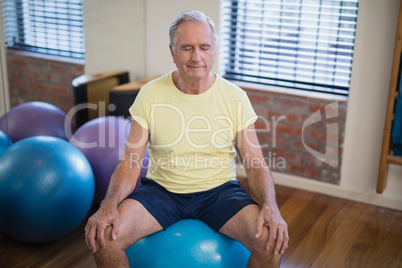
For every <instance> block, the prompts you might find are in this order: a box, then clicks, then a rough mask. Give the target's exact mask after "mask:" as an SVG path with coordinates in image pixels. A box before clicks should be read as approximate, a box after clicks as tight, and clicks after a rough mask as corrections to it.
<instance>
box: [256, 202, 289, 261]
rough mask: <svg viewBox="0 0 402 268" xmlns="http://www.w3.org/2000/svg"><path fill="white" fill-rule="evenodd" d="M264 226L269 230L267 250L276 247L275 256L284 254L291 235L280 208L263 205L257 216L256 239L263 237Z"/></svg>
mask: <svg viewBox="0 0 402 268" xmlns="http://www.w3.org/2000/svg"><path fill="white" fill-rule="evenodd" d="M264 226H266V227H268V230H269V234H268V241H267V245H266V248H267V250H269V249H271V248H272V247H273V246H275V248H274V254H275V255H277V254H278V253H281V254H283V253H284V252H285V249H286V248H287V247H288V241H289V234H288V225H287V224H286V222H285V221H284V220H283V218H282V216H281V214H280V212H279V210H278V208H273V209H272V208H270V207H269V206H268V205H266V204H264V205H263V207H262V209H261V211H260V213H259V214H258V216H257V226H256V235H255V237H256V238H260V237H261V235H262V229H263V227H264Z"/></svg>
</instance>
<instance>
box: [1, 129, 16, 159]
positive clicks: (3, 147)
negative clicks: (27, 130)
mask: <svg viewBox="0 0 402 268" xmlns="http://www.w3.org/2000/svg"><path fill="white" fill-rule="evenodd" d="M11 144H13V142H12V141H11V139H10V138H9V137H7V135H6V134H5V133H4V132H3V131H1V130H0V154H2V153H3V152H4V151H5V150H6V149H7V148H8V147H10V146H11Z"/></svg>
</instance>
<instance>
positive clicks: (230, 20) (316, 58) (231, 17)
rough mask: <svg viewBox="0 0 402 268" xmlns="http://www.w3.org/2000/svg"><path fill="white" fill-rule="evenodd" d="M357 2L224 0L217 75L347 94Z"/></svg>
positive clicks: (339, 0) (326, 0)
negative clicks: (218, 71) (219, 73)
mask: <svg viewBox="0 0 402 268" xmlns="http://www.w3.org/2000/svg"><path fill="white" fill-rule="evenodd" d="M357 10H358V0H343V1H342V0H223V1H222V9H221V47H220V50H221V52H220V55H221V58H220V72H221V73H222V74H223V76H224V77H226V78H229V79H234V80H241V81H247V82H258V83H264V84H269V85H277V86H286V87H293V88H297V89H304V90H313V91H320V92H331V93H337V94H343V95H347V94H348V91H349V85H350V76H351V70H352V60H353V49H354V39H355V31H356V20H357Z"/></svg>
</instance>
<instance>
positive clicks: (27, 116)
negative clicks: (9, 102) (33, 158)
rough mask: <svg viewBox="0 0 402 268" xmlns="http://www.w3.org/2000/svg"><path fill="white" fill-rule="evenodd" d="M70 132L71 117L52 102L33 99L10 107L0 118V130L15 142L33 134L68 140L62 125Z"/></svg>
mask: <svg viewBox="0 0 402 268" xmlns="http://www.w3.org/2000/svg"><path fill="white" fill-rule="evenodd" d="M65 123H66V125H67V126H68V127H69V128H70V129H69V130H68V131H70V132H72V129H71V127H72V123H71V119H70V118H69V117H68V116H67V115H66V113H65V112H63V111H62V110H61V109H59V108H58V107H56V106H54V105H53V104H50V103H46V102H41V101H33V102H27V103H23V104H20V105H18V106H16V107H14V108H12V109H11V110H10V111H9V112H8V113H6V114H5V115H3V116H2V117H1V118H0V130H2V131H4V132H5V133H7V134H8V137H9V138H10V139H11V140H12V141H13V142H17V141H20V140H22V139H25V138H29V137H33V136H53V137H57V138H61V139H64V140H68V137H67V135H66V131H65V129H64V125H65Z"/></svg>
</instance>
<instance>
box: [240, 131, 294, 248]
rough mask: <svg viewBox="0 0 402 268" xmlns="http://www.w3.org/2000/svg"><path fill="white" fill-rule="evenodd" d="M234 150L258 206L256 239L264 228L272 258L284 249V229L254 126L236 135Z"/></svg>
mask: <svg viewBox="0 0 402 268" xmlns="http://www.w3.org/2000/svg"><path fill="white" fill-rule="evenodd" d="M237 146H238V148H239V150H240V154H241V156H242V159H243V165H244V167H245V169H246V173H247V178H248V183H249V186H250V190H251V191H252V193H253V194H254V195H255V196H256V198H257V199H258V201H259V202H260V204H261V205H262V207H261V211H260V213H259V215H258V218H257V226H256V238H259V237H260V236H261V234H262V229H263V227H264V226H266V227H268V229H269V238H268V241H267V249H270V248H272V247H275V248H274V252H275V254H278V253H283V252H284V251H285V249H286V248H287V247H288V241H289V234H288V228H287V224H286V222H285V221H284V220H283V218H282V216H281V214H280V212H279V208H278V205H277V204H276V197H275V187H274V181H273V179H272V175H271V172H270V171H269V167H268V166H267V164H266V162H265V160H264V156H263V154H262V151H261V147H260V144H259V142H258V138H257V134H256V132H255V129H254V125H251V126H249V127H247V128H246V129H244V130H242V131H240V132H238V133H237Z"/></svg>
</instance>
